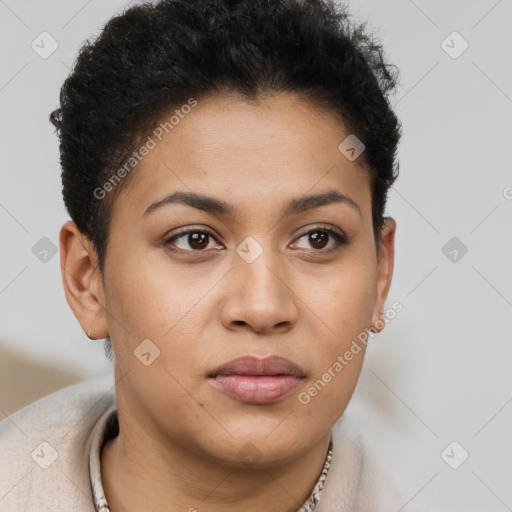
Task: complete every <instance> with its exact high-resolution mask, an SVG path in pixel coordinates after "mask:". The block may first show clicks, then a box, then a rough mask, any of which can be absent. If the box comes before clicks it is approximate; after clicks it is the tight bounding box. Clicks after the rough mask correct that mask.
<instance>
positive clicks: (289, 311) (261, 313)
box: [221, 251, 298, 334]
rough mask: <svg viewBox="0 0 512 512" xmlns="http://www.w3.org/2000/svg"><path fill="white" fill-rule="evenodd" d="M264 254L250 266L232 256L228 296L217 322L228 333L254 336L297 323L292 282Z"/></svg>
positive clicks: (280, 330)
mask: <svg viewBox="0 0 512 512" xmlns="http://www.w3.org/2000/svg"><path fill="white" fill-rule="evenodd" d="M265 253H266V251H264V252H263V253H262V254H261V255H260V257H259V258H257V259H256V260H255V261H253V262H252V263H247V262H246V261H244V260H243V259H242V258H239V257H235V261H234V263H233V267H234V268H233V269H232V271H231V272H229V273H228V275H227V276H226V277H228V276H229V282H228V283H226V289H227V290H228V291H227V293H228V297H227V299H226V301H225V302H224V304H223V308H222V311H221V321H222V324H223V325H224V327H226V328H227V329H229V330H244V329H250V330H252V331H253V332H255V333H261V334H272V333H274V332H286V331H288V330H290V329H291V328H292V327H293V326H294V325H295V324H296V322H297V318H298V310H297V306H296V297H295V295H294V293H293V291H292V288H293V287H292V283H291V282H290V278H289V276H288V274H287V273H286V272H285V271H284V270H283V268H282V266H277V265H276V263H275V260H273V259H271V258H267V257H266V254H265Z"/></svg>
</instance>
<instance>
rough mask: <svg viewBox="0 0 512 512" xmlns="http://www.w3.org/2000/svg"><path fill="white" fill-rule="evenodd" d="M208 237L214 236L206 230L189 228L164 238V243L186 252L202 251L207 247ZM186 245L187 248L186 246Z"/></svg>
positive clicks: (212, 237)
mask: <svg viewBox="0 0 512 512" xmlns="http://www.w3.org/2000/svg"><path fill="white" fill-rule="evenodd" d="M210 239H213V240H215V237H214V236H213V235H212V234H211V233H210V232H208V231H203V230H198V229H189V230H186V231H182V232H181V233H178V234H177V235H173V236H171V237H169V238H166V239H165V241H164V245H165V246H169V245H174V246H176V247H177V248H178V249H180V250H182V251H186V252H202V251H204V250H205V249H207V248H208V245H209V242H210ZM177 241H179V243H180V244H181V246H180V245H178V244H177V243H176V242H177ZM187 245H188V247H189V248H187V247H186V246H187Z"/></svg>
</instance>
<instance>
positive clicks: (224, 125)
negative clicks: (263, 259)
mask: <svg viewBox="0 0 512 512" xmlns="http://www.w3.org/2000/svg"><path fill="white" fill-rule="evenodd" d="M178 110H179V108H178ZM185 111H186V112H187V113H186V114H185V113H184V112H185ZM175 112H176V109H175V110H173V111H172V112H169V113H168V115H167V116H164V118H163V121H162V122H161V124H160V125H159V127H160V128H158V127H157V129H156V130H154V131H153V132H152V133H151V134H149V138H148V139H147V140H148V141H149V140H151V141H152V142H151V144H150V145H151V146H152V149H151V150H149V151H148V152H147V154H146V155H145V156H144V158H142V159H141V161H140V162H139V163H138V164H137V166H136V168H135V170H134V171H133V172H134V176H133V177H132V178H133V179H132V180H130V184H129V185H128V186H127V187H126V190H123V192H122V193H121V194H120V196H119V198H118V202H119V205H118V206H117V207H115V208H114V210H118V209H120V210H126V207H127V206H128V205H130V208H131V210H132V213H133V214H134V215H135V216H137V217H139V216H140V215H142V214H143V213H144V211H145V209H146V208H147V207H148V206H149V205H151V204H152V203H154V202H155V201H157V200H159V199H162V197H163V196H165V195H167V194H169V193H171V192H173V191H175V190H180V191H187V190H188V191H194V192H197V193H201V194H204V195H210V196H212V195H213V196H216V197H219V198H222V199H223V200H224V201H225V202H228V203H230V204H233V206H234V209H235V211H236V212H237V213H240V214H241V213H243V212H242V210H244V209H250V208H253V209H254V208H258V209H260V210H261V208H262V207H263V206H264V205H265V204H268V205H270V204H272V203H274V202H277V203H279V204H281V205H282V203H283V201H284V200H285V198H286V197H297V196H302V195H306V194H308V193H309V194H311V193H315V192H321V191H324V190H327V189H331V190H332V189H333V188H335V189H337V190H339V191H340V192H341V193H343V194H345V195H347V196H350V197H351V198H352V199H353V200H354V201H356V202H357V203H358V204H359V206H360V208H361V213H362V214H363V215H370V209H371V193H370V181H369V174H368V171H367V170H366V169H365V168H364V167H363V166H362V165H360V162H361V159H360V160H359V161H357V160H356V161H350V160H348V159H347V158H346V157H345V156H344V154H343V153H342V152H341V151H340V150H339V145H340V143H341V142H342V141H343V140H344V139H346V137H347V136H348V135H349V133H348V131H347V130H346V128H345V126H344V125H343V123H342V122H341V121H340V120H339V119H338V118H337V116H336V115H335V114H334V113H332V112H330V111H328V110H327V109H325V108H320V107H318V106H316V105H315V104H312V103H309V102H307V101H304V100H301V99H300V98H298V97H297V96H296V95H293V94H288V93H281V94H276V95H272V96H268V97H265V98H264V99H262V100H260V101H258V102H257V103H249V102H247V101H245V100H244V99H242V98H240V97H238V96H236V95H233V94H218V95H214V96H209V97H207V98H205V99H202V100H200V101H197V104H196V105H195V106H194V107H192V108H190V109H184V110H183V112H181V115H180V116H177V115H173V114H174V113H175ZM171 116H173V122H172V125H171V124H170V123H169V120H170V119H171ZM166 122H167V124H165V123H166ZM171 126H172V127H171ZM162 127H163V129H162ZM253 211H254V210H253Z"/></svg>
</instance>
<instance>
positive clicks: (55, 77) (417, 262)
mask: <svg viewBox="0 0 512 512" xmlns="http://www.w3.org/2000/svg"><path fill="white" fill-rule="evenodd" d="M123 5H128V4H127V3H126V2H122V1H112V0H109V1H100V0H89V1H88V2H87V1H82V0H81V1H69V0H67V1H65V0H59V1H57V0H54V1H44V2H41V1H35V0H34V1H28V0H18V1H15V0H0V34H1V42H2V52H1V61H0V73H1V74H0V108H1V123H0V130H1V133H0V144H1V172H2V175H1V179H2V182H1V188H0V222H1V226H2V244H1V252H2V259H1V262H2V264H1V265H0V314H1V324H0V346H2V347H4V349H5V350H7V351H8V352H9V353H14V352H15V353H16V354H20V355H21V356H22V357H25V358H29V359H30V358H32V359H34V360H35V361H37V362H39V363H41V364H47V365H51V366H57V367H60V368H63V369H67V370H72V371H74V372H76V375H78V376H79V377H78V378H79V379H83V378H89V377H93V376H96V375H100V374H103V373H105V372H108V371H110V364H111V363H109V362H108V361H106V359H105V357H104V354H103V348H102V342H101V341H97V342H91V341H89V340H88V339H87V337H86V336H85V334H84V333H83V332H82V330H81V328H80V326H79V324H78V322H77V321H76V319H75V318H74V316H73V314H72V312H71V310H70V308H69V307H68V305H67V303H66V301H65V297H64V293H63V290H62V285H61V278H60V268H59V258H58V254H56V255H54V256H52V255H51V252H49V253H48V255H47V261H41V260H40V258H41V257H42V256H41V253H40V250H41V247H43V249H44V248H45V247H46V246H48V245H50V247H51V244H48V241H43V242H40V240H41V239H42V238H43V237H47V238H48V239H49V241H50V242H51V243H52V244H54V245H55V246H57V245H58V232H59V228H60V226H61V225H62V223H63V222H65V220H67V218H68V217H67V214H66V212H65V210H64V206H63V203H62V199H61V195H60V187H61V185H60V169H59V163H58V148H57V139H56V136H55V135H54V133H53V127H52V126H51V125H50V123H49V122H48V115H49V113H50V111H51V110H53V109H54V108H55V107H56V106H57V101H58V94H59V89H60V86H61V84H62V82H63V80H64V79H65V77H66V76H67V74H68V72H69V67H70V66H71V64H72V62H73V61H74V59H75V57H76V55H77V51H78V48H79V47H80V45H81V43H82V42H83V41H84V40H85V39H86V38H89V37H93V36H96V35H97V34H98V32H99V30H100V28H101V27H102V25H103V24H104V22H105V21H106V20H107V19H108V18H110V17H111V16H112V15H113V14H115V12H116V11H117V10H118V9H119V8H120V7H121V6H123ZM351 11H352V12H353V14H354V15H355V16H356V17H357V18H358V19H360V20H364V19H368V20H369V26H370V28H372V29H373V30H374V31H375V33H376V36H377V37H378V38H379V39H380V40H381V41H382V42H383V44H384V46H385V48H386V52H387V56H388V58H389V60H390V61H391V62H393V63H395V64H396V65H397V66H398V67H399V69H400V73H401V85H400V89H399V92H398V94H397V95H396V97H395V98H394V100H393V102H394V105H395V108H396V112H397V115H398V116H399V118H400V119H401V120H402V123H403V132H404V135H403V140H402V143H401V149H400V153H399V159H400V173H401V174H400V177H399V179H398V181H397V182H396V184H395V186H394V188H393V189H392V191H391V193H390V199H389V205H388V212H387V213H388V214H389V215H392V216H393V217H394V218H395V219H396V220H397V223H398V230H397V240H396V249H397V252H396V266H395V275H394V281H393V285H392V288H391V291H390V295H389V300H388V302H389V304H390V305H391V304H392V303H393V302H394V301H399V302H400V303H402V304H403V311H402V312H401V313H399V314H398V315H397V317H396V318H395V319H394V320H393V321H392V322H390V324H389V325H388V326H387V327H386V328H385V330H384V331H383V332H382V333H381V334H380V335H378V336H377V337H375V338H374V340H373V341H372V342H371V346H370V348H369V352H368V359H367V361H366V362H365V367H364V370H363V374H362V376H361V380H360V383H359V386H358V389H357V391H356V394H355V396H354V399H353V402H352V403H351V404H350V406H349V411H348V412H349V413H350V414H353V415H354V416H355V417H358V418H359V420H360V421H361V422H363V423H364V424H365V425H366V426H365V427H362V428H363V429H364V430H365V431H367V432H368V435H369V438H370V439H372V438H373V439H374V440H376V442H375V450H376V454H377V455H378V456H379V457H380V458H381V461H382V464H383V468H384V470H385V471H386V472H387V473H389V474H390V475H392V476H393V477H394V478H395V479H396V480H397V481H399V482H401V485H402V490H403V494H404V500H403V507H402V509H400V510H404V511H411V510H414V509H418V510H424V511H461V512H462V511H465V512H468V511H486V512H490V511H504V510H512V486H511V485H510V482H511V478H512V453H511V452H512V450H511V444H512V443H511V441H510V431H511V426H512V404H511V403H510V402H511V401H512V371H511V366H512V365H511V361H512V347H511V343H510V327H511V321H510V319H511V312H512V311H511V308H512V286H511V284H512V276H511V272H510V262H511V261H512V243H511V242H512V230H511V220H512V200H511V199H512V188H507V187H512V173H511V170H510V163H511V161H512V155H511V152H512V144H511V135H512V127H511V116H512V69H511V65H510V62H511V50H512V31H511V28H510V24H511V21H512V1H511V0H501V1H496V0H490V1H483V0H482V1H475V0H473V1H462V0H460V1H450V2H447V1H420V0H416V1H414V2H413V1H412V0H393V1H386V2H382V1H380V2H379V1H378V0H359V1H356V2H352V3H351ZM44 31H46V32H48V33H49V34H51V36H52V38H54V39H55V40H56V41H57V43H58V48H57V50H56V51H55V52H54V53H53V54H52V55H50V56H49V57H48V58H46V59H43V58H42V57H41V56H40V55H39V54H38V53H36V52H35V51H34V50H33V49H32V47H31V43H32V41H34V40H35V41H36V43H37V42H38V41H40V40H41V36H40V34H41V33H42V32H44ZM454 31H456V32H458V33H459V34H460V37H462V38H463V39H464V40H465V41H467V43H468V44H469V47H468V48H467V50H466V51H464V52H463V53H462V54H461V55H458V56H457V54H458V53H459V52H460V50H461V49H462V48H463V40H462V39H460V37H459V36H457V35H455V36H453V35H451V36H450V34H452V32H454ZM448 36H449V37H448ZM447 37H448V39H447ZM444 40H446V42H445V43H444V44H443V43H442V42H443V41H444ZM39 45H40V46H41V45H42V44H41V43H40V42H39ZM449 47H451V48H449ZM45 48H46V49H48V48H50V41H49V40H48V39H47V40H46V43H45ZM41 50H42V49H41ZM445 50H448V51H449V52H452V56H450V55H449V54H448V53H447V52H446V51H445ZM454 55H455V56H457V58H453V56H454ZM453 237H456V238H457V241H455V244H456V245H454V246H451V245H449V246H448V248H446V249H444V252H443V247H444V246H445V244H447V243H448V241H449V240H450V239H452V238H453ZM38 243H39V244H43V246H41V247H40V246H38V245H36V244H38ZM452 243H453V242H452ZM44 244H46V246H44ZM462 244H463V246H465V247H466V248H467V253H466V254H464V255H462V251H461V247H462ZM34 246H36V249H34V252H36V253H38V250H39V257H37V256H36V254H34V252H33V248H34ZM453 250H456V251H457V260H456V261H452V260H453V258H454V255H455V253H453V252H452V253H451V254H450V251H453ZM445 253H446V254H447V255H445ZM6 353H7V352H4V356H3V357H4V366H5V367H10V365H9V364H7V363H5V361H7V359H5V358H6V357H7V356H6V355H5V354H6ZM11 369H12V368H11ZM5 371H7V370H5ZM4 375H6V373H4ZM16 375H18V374H15V375H14V376H13V377H12V378H13V379H14V378H15V376H16ZM11 382H12V381H11ZM23 382H24V381H23ZM17 386H18V384H17ZM13 387H14V386H13ZM13 387H11V388H9V382H5V379H4V383H3V390H2V397H3V398H1V399H0V410H4V409H3V405H2V399H3V400H5V401H8V400H9V396H10V394H12V393H14V392H15V391H16V390H15V389H13ZM2 417H3V415H2V414H1V413H0V418H2ZM372 436H373V437H372ZM377 441H378V442H377ZM453 441H456V442H457V443H459V445H460V446H459V445H457V446H456V447H455V448H454V449H453V451H452V448H449V449H448V451H447V452H444V453H445V456H444V459H443V458H442V456H441V454H442V453H443V451H444V450H445V448H446V447H447V446H448V445H449V444H450V443H452V442H453ZM462 450H465V451H467V452H468V453H469V457H468V459H467V460H466V461H465V462H464V463H463V464H462V465H460V467H459V468H458V469H452V468H451V467H450V466H449V465H448V464H447V462H446V460H448V461H449V462H450V463H451V464H452V465H456V463H457V462H460V460H461V454H463V453H464V452H463V451H462Z"/></svg>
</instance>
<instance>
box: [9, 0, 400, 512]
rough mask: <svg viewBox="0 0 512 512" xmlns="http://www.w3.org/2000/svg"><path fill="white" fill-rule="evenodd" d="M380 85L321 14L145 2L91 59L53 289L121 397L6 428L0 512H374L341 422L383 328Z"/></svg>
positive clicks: (71, 96) (378, 58)
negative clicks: (111, 371)
mask: <svg viewBox="0 0 512 512" xmlns="http://www.w3.org/2000/svg"><path fill="white" fill-rule="evenodd" d="M395 80H396V78H395V75H394V74H393V73H392V71H391V66H389V65H388V64H386V63H385V62H384V59H383V53H382V48H381V47H380V46H379V45H377V44H376V43H374V42H373V40H372V39H371V37H370V36H369V35H368V34H367V33H365V31H364V28H363V27H362V26H361V27H353V26H352V25H351V23H350V18H349V15H348V13H347V11H346V9H344V8H342V7H340V6H337V5H335V4H332V3H328V2H320V1H305V2H303V1H299V0H295V1H278V0H273V1H258V2H254V1H249V0H245V1H240V2H235V1H227V0H215V1H210V2H205V1H199V0H194V1H190V0H176V1H160V2H158V3H156V4H153V5H151V4H144V5H140V6H135V7H132V8H130V9H128V10H127V11H125V12H124V13H123V14H121V15H119V16H116V17H114V18H112V19H111V20H110V21H109V22H108V23H107V24H106V26H105V27H104V28H103V30H102V32H101V34H100V36H99V37H98V38H97V39H96V40H95V41H93V42H89V43H87V44H86V45H84V47H83V48H82V50H81V52H80V55H79V57H78V59H77V62H76V65H75V67H74V69H73V71H72V73H71V75H70V76H69V77H68V79H67V80H66V82H65V83H64V85H63V88H62V91H61V105H60V107H59V108H58V109H57V110H56V111H55V112H53V114H52V116H51V120H52V122H53V124H54V125H55V126H56V128H57V130H58V133H59V137H60V142H61V146H60V148H61V164H62V170H63V171H62V180H63V195H64V201H65V204H66V207H67V209H68V212H69V214H70V216H71V219H72V220H70V221H68V222H67V223H66V224H64V226H63V227H62V229H61V233H60V250H61V267H62V278H63V283H64V289H65V293H66V297H67V300H68V303H69V305H70V307H71V308H72V310H73V312H74V314H75V316H76V317H77V319H78V321H79V322H80V324H81V326H82V328H83V329H84V331H85V332H86V333H87V335H88V336H89V338H91V339H106V348H107V351H108V353H109V354H110V355H111V356H112V357H113V360H114V367H115V389H114V387H113V386H112V383H110V382H107V381H101V382H99V381H95V382H86V383H81V384H78V385H76V386H73V387H70V388H66V389H65V390H61V391H59V392H57V393H54V394H53V395H50V396H49V397H46V398H44V399H42V400H40V401H38V402H36V403H34V404H32V405H30V406H28V407H27V408H25V409H23V410H22V411H20V412H18V413H16V414H15V415H13V416H12V417H11V418H10V419H9V420H4V421H3V422H2V423H1V424H0V425H1V426H0V431H1V433H2V436H1V438H2V441H1V451H2V453H3V457H4V460H6V461H7V463H8V464H9V465H10V467H11V469H10V470H9V474H8V475H7V476H6V477H5V478H2V488H1V490H2V491H4V492H3V493H2V495H5V496H4V498H3V500H2V501H0V507H7V508H5V509H6V510H7V509H9V510H18V509H20V507H25V508H24V509H26V510H36V509H37V510H43V509H48V510H49V509H52V510H84V511H85V510H91V511H92V510H97V511H99V510H101V511H103V512H105V511H107V510H111V511H112V512H117V511H125V510H127V511H129V510H137V511H139V510H151V511H153V510H155V511H156V510H158V511H164V510H165V511H171V512H174V511H184V510H188V511H194V510H197V511H200V512H201V511H210V512H213V511H220V510H222V511H229V510H231V511H235V510H236V511H239V510H244V511H256V510H266V511H268V510H273V511H274V510H275V511H289V512H292V511H297V510H300V511H306V510H308V511H309V510H316V511H319V512H322V511H323V512H325V511H340V510H342V511H349V510H350V511H354V510H357V511H365V512H367V511H370V510H389V509H388V508H387V507H388V506H390V504H389V503H390V502H389V501H386V500H388V499H390V493H389V492H387V491H388V489H387V488H386V487H384V486H382V484H379V475H378V474H377V473H375V471H372V469H371V466H370V465H369V463H368V461H367V459H366V455H364V447H362V446H361V445H360V444H358V441H357V436H355V435H354V433H353V432H354V430H353V429H351V427H350V425H349V424H348V419H347V418H345V417H343V416H342V415H343V412H344V410H345V408H346V406H347V404H348V402H349V400H350V398H351V396H352V393H353V391H354V388H355V386H356V383H357V380H358V377H359V374H360V371H361V367H362V363H363V358H364V353H365V348H366V344H367V341H368V338H369V337H370V336H371V334H370V333H371V332H379V331H381V330H382V329H383V327H384V325H385V320H386V316H387V313H385V309H386V305H385V301H386V297H387V294H388V290H389V287H390V284H391V279H392V273H393V254H394V234H395V229H396V223H395V221H394V220H393V219H392V218H390V217H384V210H385V204H386V196H387V191H388V189H389V187H390V186H391V185H392V183H393V182H394V180H395V179H396V175H397V166H396V165H395V155H396V149H397V144H398V141H399V138H400V125H399V122H398V120H397V118H396V116H395V114H394V113H393V112H392V110H391V108H390V105H389V101H388V99H387V95H388V93H389V92H391V91H392V90H393V88H394V87H395ZM393 308H395V305H393ZM114 356H115V357H114ZM114 392H115V393H114ZM13 425H16V426H17V428H14V427H13ZM357 428H358V427H357V426H356V429H357ZM30 455H31V456H30ZM4 471H5V470H4ZM24 475H25V476H26V478H25V476H24ZM6 493H7V494H6ZM402 505H403V503H402Z"/></svg>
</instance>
